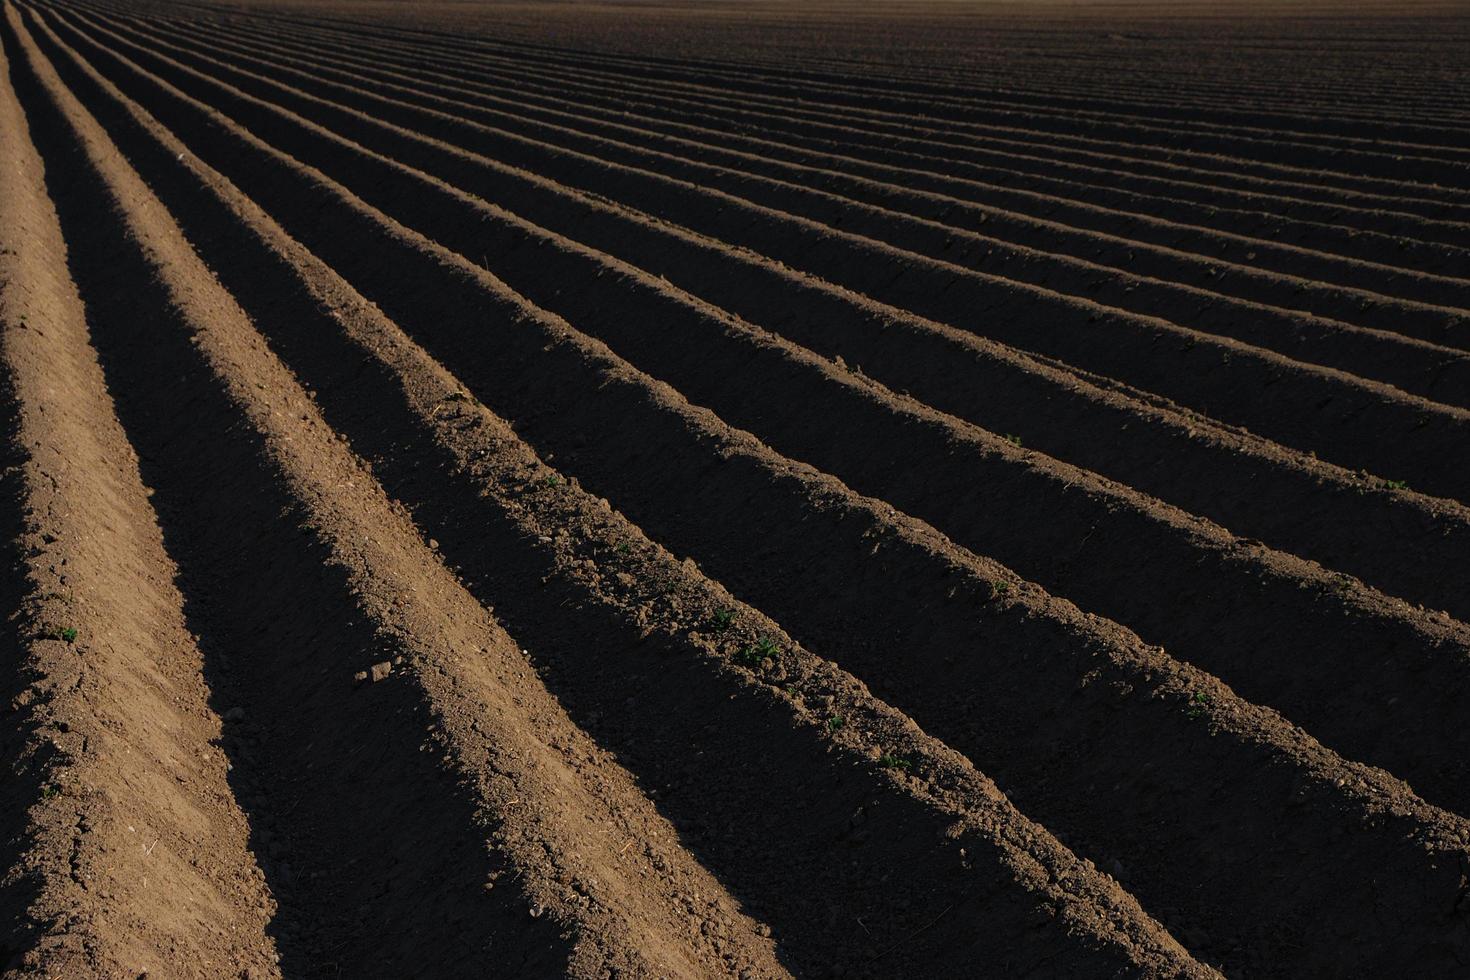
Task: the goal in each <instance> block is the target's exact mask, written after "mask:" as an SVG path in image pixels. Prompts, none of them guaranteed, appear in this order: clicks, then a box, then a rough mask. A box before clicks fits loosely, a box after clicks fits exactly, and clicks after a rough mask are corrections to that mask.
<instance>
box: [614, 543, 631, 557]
mask: <svg viewBox="0 0 1470 980" xmlns="http://www.w3.org/2000/svg"><path fill="white" fill-rule="evenodd" d="M632 550H633V546H632V545H631V544H629V543H628V542H626V541H623V542H621V543H620V544H619V545H618V547H617V552H618V554H620V555H626V554H627V553H628V552H630V551H632Z"/></svg>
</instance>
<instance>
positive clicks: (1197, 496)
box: [337, 116, 1466, 618]
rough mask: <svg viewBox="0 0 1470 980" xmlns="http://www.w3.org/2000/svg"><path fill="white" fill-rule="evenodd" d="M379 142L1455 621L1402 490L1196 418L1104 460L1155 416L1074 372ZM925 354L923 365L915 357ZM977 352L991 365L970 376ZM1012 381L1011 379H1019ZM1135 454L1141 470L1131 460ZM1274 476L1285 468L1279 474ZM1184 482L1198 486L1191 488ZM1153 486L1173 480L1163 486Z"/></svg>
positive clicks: (469, 165)
mask: <svg viewBox="0 0 1470 980" xmlns="http://www.w3.org/2000/svg"><path fill="white" fill-rule="evenodd" d="M337 120H338V127H339V131H344V130H343V123H344V122H345V123H346V126H347V129H346V130H345V131H346V132H348V133H349V135H351V136H352V137H355V138H357V139H359V140H363V141H365V142H367V143H373V142H374V140H375V138H378V137H381V135H382V133H381V129H380V128H379V127H376V126H372V125H367V124H364V123H363V122H362V121H361V120H353V119H352V118H351V117H344V116H338V117H337ZM391 145H392V147H393V150H394V151H395V152H396V153H397V155H398V159H400V160H411V161H413V162H414V163H417V164H418V165H420V166H422V167H425V168H427V169H428V170H429V171H432V172H433V173H435V174H436V175H438V176H440V177H442V178H444V179H446V180H447V181H448V182H449V183H450V184H452V185H456V186H459V187H464V188H473V189H474V190H475V191H477V192H478V193H479V195H480V196H481V197H482V198H484V199H485V200H490V201H504V202H507V203H509V204H512V205H513V206H514V207H515V208H516V210H517V212H518V213H519V214H520V215H522V216H523V217H526V218H528V219H529V220H531V221H534V222H537V223H539V224H541V225H542V226H543V227H546V228H548V229H551V230H553V231H559V232H561V233H562V234H564V235H567V236H570V237H572V238H575V239H577V240H580V241H582V242H585V243H587V244H588V245H590V246H592V247H593V248H598V249H601V250H602V251H604V252H607V253H610V254H612V255H636V256H637V261H638V265H639V266H640V267H641V268H642V269H645V270H649V271H651V272H653V273H655V274H657V275H660V276H663V277H664V278H666V279H667V280H669V281H671V282H673V283H675V284H676V285H678V286H681V287H682V288H685V289H688V290H689V291H690V292H691V293H697V294H699V295H700V296H701V297H703V298H705V299H707V300H709V301H710V302H712V303H714V304H715V305H716V306H723V307H725V308H726V309H729V310H731V311H732V312H735V313H737V314H739V315H742V316H744V317H745V318H746V319H748V320H750V321H751V322H753V323H758V324H762V325H772V326H774V328H775V329H777V330H778V331H780V332H781V333H782V334H783V335H785V336H788V337H791V338H792V339H794V340H796V341H797V342H798V343H802V344H805V345H807V346H810V347H813V348H815V349H817V350H820V351H821V352H822V353H824V354H826V355H827V356H838V357H846V358H847V359H848V360H849V361H851V362H852V363H854V364H860V365H863V368H864V370H866V371H868V372H869V373H876V375H877V376H878V380H880V381H889V380H890V379H894V382H895V383H896V386H897V387H899V388H901V389H905V390H909V391H912V392H914V393H916V394H917V395H918V396H919V397H920V398H923V399H925V400H928V401H929V402H930V403H931V404H933V405H935V406H936V407H940V408H942V409H943V410H945V411H949V412H954V413H956V414H959V415H961V416H963V417H965V418H967V419H970V420H972V421H976V422H980V423H981V424H984V425H986V426H987V427H989V428H991V429H992V430H993V431H999V432H1006V433H1020V434H1021V435H1020V438H1021V439H1022V440H1023V441H1024V443H1025V444H1026V445H1027V446H1033V445H1038V444H1039V448H1042V449H1043V450H1046V451H1051V452H1052V455H1058V456H1060V457H1061V458H1063V459H1069V460H1074V461H1076V459H1077V457H1078V456H1082V457H1083V458H1082V459H1081V462H1082V464H1083V465H1085V466H1088V467H1090V468H1093V469H1097V470H1099V471H1100V472H1103V473H1105V474H1106V475H1109V476H1112V477H1114V478H1115V479H1118V480H1121V481H1123V482H1126V483H1135V484H1136V485H1141V488H1142V489H1146V490H1148V491H1149V492H1153V493H1155V494H1156V495H1158V496H1162V497H1164V498H1165V499H1171V500H1175V501H1176V502H1181V503H1182V504H1183V506H1185V508H1186V509H1193V510H1195V511H1196V512H1197V513H1202V514H1205V515H1207V516H1211V517H1214V518H1215V519H1216V520H1217V521H1219V522H1220V523H1224V524H1226V525H1227V526H1229V527H1231V528H1232V529H1237V530H1243V531H1244V532H1246V533H1249V534H1251V535H1254V536H1257V537H1264V538H1266V539H1268V540H1271V541H1276V542H1280V543H1281V544H1280V545H1278V546H1281V545H1284V546H1285V547H1286V548H1287V550H1296V551H1299V552H1301V553H1303V554H1306V555H1308V556H1309V557H1315V558H1317V559H1318V560H1319V561H1322V562H1323V563H1324V564H1327V565H1329V566H1335V567H1338V568H1344V569H1346V570H1349V571H1353V572H1355V573H1356V574H1359V575H1364V576H1365V577H1367V578H1369V579H1370V580H1371V581H1374V582H1377V583H1379V584H1380V585H1382V586H1384V587H1385V588H1386V589H1387V591H1389V592H1391V593H1395V594H1399V595H1404V596H1407V597H1409V598H1414V599H1418V600H1419V601H1424V602H1429V603H1431V604H1432V605H1434V606H1435V607H1437V608H1439V607H1446V608H1450V609H1452V610H1454V611H1455V612H1456V614H1457V615H1461V618H1464V616H1463V615H1462V614H1461V610H1462V609H1464V608H1465V607H1463V606H1462V600H1463V598H1464V597H1463V596H1462V594H1461V593H1460V591H1459V590H1458V589H1457V588H1455V587H1454V583H1453V577H1452V576H1450V575H1449V574H1448V570H1449V569H1451V568H1453V567H1456V566H1458V565H1459V564H1461V563H1463V561H1464V560H1465V554H1464V550H1463V548H1464V545H1463V544H1462V542H1463V541H1464V540H1465V537H1464V534H1465V530H1464V528H1465V524H1466V521H1465V517H1464V515H1463V514H1459V513H1458V512H1457V509H1456V508H1453V507H1447V506H1445V505H1443V504H1433V503H1430V502H1428V501H1424V500H1422V498H1420V499H1414V498H1413V495H1409V494H1404V493H1402V492H1399V493H1391V494H1381V493H1380V494H1373V495H1371V496H1369V495H1365V493H1364V489H1365V487H1364V483H1363V480H1362V478H1361V477H1355V476H1353V475H1350V474H1345V473H1340V472H1333V471H1332V470H1331V468H1330V467H1326V466H1324V465H1323V464H1320V463H1317V462H1315V461H1310V460H1307V459H1306V458H1305V457H1303V458H1302V459H1301V460H1300V461H1293V462H1294V463H1295V465H1294V466H1293V465H1290V464H1288V465H1286V466H1283V465H1282V464H1283V462H1285V461H1283V460H1282V459H1281V458H1280V457H1281V456H1282V455H1284V454H1283V453H1282V451H1281V450H1280V449H1279V448H1277V447H1270V446H1262V445H1260V444H1259V440H1251V439H1249V438H1242V437H1241V436H1240V435H1239V434H1236V433H1229V432H1224V431H1222V430H1220V429H1219V428H1218V427H1216V426H1212V425H1210V424H1209V423H1208V422H1206V421H1205V420H1202V419H1199V418H1183V417H1178V416H1175V417H1174V419H1173V420H1172V424H1171V425H1170V426H1169V428H1171V429H1172V431H1171V432H1170V433H1169V434H1168V436H1167V437H1166V440H1167V441H1166V443H1165V444H1163V445H1158V444H1155V445H1156V448H1155V447H1154V446H1149V445H1144V446H1140V447H1137V448H1136V449H1134V450H1133V451H1132V454H1130V455H1129V456H1122V455H1120V454H1118V453H1116V452H1113V451H1112V450H1111V446H1110V442H1111V440H1113V439H1115V438H1116V435H1115V431H1116V430H1118V429H1124V430H1130V429H1131V431H1133V432H1135V433H1136V432H1137V431H1138V429H1139V428H1140V427H1155V426H1157V425H1158V415H1159V411H1158V409H1157V408H1156V407H1154V406H1149V405H1140V404H1138V403H1137V402H1134V404H1133V406H1132V410H1131V411H1129V412H1127V413H1126V414H1125V415H1124V417H1123V418H1121V419H1119V420H1118V421H1106V420H1099V419H1097V418H1095V417H1094V415H1093V413H1098V412H1102V413H1108V414H1111V413H1112V412H1114V411H1116V410H1117V405H1116V402H1115V401H1114V400H1113V399H1110V398H1108V394H1109V393H1106V392H1103V391H1099V390H1097V389H1096V388H1093V387H1092V386H1091V385H1090V384H1086V383H1079V380H1078V379H1077V378H1076V377H1075V376H1072V375H1067V374H1064V375H1060V376H1058V375H1056V374H1054V373H1053V374H1050V375H1048V377H1047V378H1046V379H1045V380H1043V379H1042V378H1040V377H1037V374H1038V373H1039V372H1040V373H1045V369H1044V368H1042V367H1041V366H1040V365H1037V364H1035V363H1034V362H1031V363H1027V362H1026V361H1025V360H1024V359H1020V358H1018V357H1017V356H1016V355H1013V354H1011V353H1010V352H1008V351H1004V350H997V349H994V348H993V347H986V346H983V345H981V346H977V344H976V343H975V342H974V340H973V339H972V338H970V337H969V336H968V335H965V334H961V333H958V332H956V331H953V330H946V329H945V328H943V327H942V326H940V325H937V324H932V323H927V322H924V321H921V320H919V319H918V318H915V317H913V316H911V315H908V314H906V313H904V312H903V311H900V310H896V309H893V308H887V309H883V308H875V305H874V304H871V303H864V302H862V301H861V299H860V298H858V297H855V296H852V295H851V294H847V293H845V292H843V291H841V290H836V289H833V288H832V287H830V286H828V285H827V284H825V283H822V282H820V281H818V280H813V279H810V278H809V277H802V276H799V275H796V274H793V273H791V271H790V270H787V269H785V268H784V267H782V266H779V265H777V264H774V263H770V262H768V261H763V260H760V259H759V257H758V256H753V255H750V254H748V253H741V252H738V251H732V250H730V249H726V248H723V247H722V246H720V244H719V243H717V242H712V241H709V240H705V239H700V238H698V237H697V236H693V235H691V234H689V233H687V232H684V231H683V230H682V229H678V228H676V227H673V226H669V225H666V224H663V223H659V222H656V221H651V220H649V219H648V218H646V217H645V216H643V215H641V214H638V213H636V212H627V211H624V210H621V209H618V208H616V207H614V206H612V205H609V204H608V203H606V202H604V201H602V200H599V199H594V198H590V197H588V196H586V195H583V194H580V193H578V192H576V191H573V190H570V189H568V188H564V187H561V186H559V185H555V184H552V183H550V182H547V181H544V180H541V179H539V178H537V177H535V176H534V175H530V174H526V173H524V172H520V171H515V170H513V169H511V168H506V167H503V166H501V165H499V164H496V163H494V162H493V161H488V160H483V159H479V160H466V159H465V155H464V154H463V153H454V152H449V151H446V150H445V148H443V147H442V146H441V147H438V148H433V147H428V148H426V147H424V146H422V145H420V144H416V143H414V142H408V141H403V140H399V141H395V142H393V143H392V144H391ZM905 328H906V329H905ZM859 329H865V337H864V338H863V339H862V340H857V339H855V338H854V331H856V330H859ZM926 351H927V352H930V353H929V354H928V356H922V354H923V353H924V352H926ZM977 355H978V357H979V358H983V360H984V361H985V362H989V363H988V364H984V363H981V364H977V363H976V360H977ZM986 368H991V370H986ZM997 369H998V370H997ZM1016 371H1020V372H1023V374H1022V375H1021V376H1020V377H1018V376H1017V375H1016V374H1015V372H1016ZM1028 375H1029V377H1027V376H1028ZM946 376H949V377H946ZM891 386H892V385H891ZM1084 392H1085V393H1084ZM1072 399H1079V400H1082V401H1083V402H1084V404H1083V405H1082V406H1079V408H1078V410H1077V411H1073V412H1065V413H1063V412H1062V410H1061V409H1060V408H1059V407H1058V405H1057V402H1058V400H1072ZM1042 404H1045V405H1047V412H1046V413H1044V414H1045V415H1047V416H1050V417H1051V419H1052V424H1051V425H1048V426H1046V427H1043V428H1038V423H1039V422H1044V421H1045V420H1044V419H1041V418H1039V415H1038V413H1037V412H1036V411H1035V407H1036V406H1038V405H1042ZM1062 416H1065V417H1062ZM1147 416H1153V418H1148V417H1147ZM1049 445H1061V446H1063V447H1064V448H1065V450H1066V451H1065V452H1061V453H1058V452H1055V451H1052V450H1051V449H1049V448H1048V447H1049ZM1242 454H1244V455H1246V456H1247V458H1250V459H1251V463H1252V464H1253V465H1248V464H1247V463H1246V461H1245V460H1243V459H1242V458H1241V457H1242ZM1133 455H1136V456H1139V457H1144V458H1143V459H1141V460H1135V459H1134V458H1133ZM1195 457H1203V458H1200V459H1199V461H1198V462H1199V465H1198V467H1194V466H1190V465H1180V466H1178V468H1177V470H1176V469H1173V468H1170V469H1167V470H1165V469H1164V468H1161V467H1159V466H1157V465H1155V464H1156V462H1157V461H1158V460H1161V459H1166V458H1171V459H1174V460H1176V462H1183V461H1184V460H1188V459H1191V458H1195ZM1130 464H1131V465H1130ZM1283 469H1284V470H1286V472H1280V471H1281V470H1283ZM1263 470H1265V471H1266V472H1263ZM1272 470H1274V471H1276V472H1270V471H1272ZM1181 472H1182V473H1183V474H1184V479H1182V480H1181V479H1180V478H1179V476H1180V473H1181ZM1192 473H1200V474H1204V473H1208V477H1207V478H1200V479H1195V480H1191V479H1189V476H1190V474H1192ZM1165 479H1167V480H1168V481H1169V482H1167V483H1164V482H1161V481H1163V480H1165ZM1231 479H1236V480H1238V481H1239V483H1238V485H1237V486H1236V487H1234V488H1231V489H1234V491H1235V492H1229V491H1228V490H1227V491H1226V492H1223V493H1222V492H1221V491H1222V489H1225V488H1222V486H1221V481H1230V480H1231ZM1161 491H1163V492H1161ZM1304 494H1305V497H1303V495H1304ZM1329 498H1330V500H1329ZM1294 499H1301V503H1300V505H1299V506H1290V505H1288V502H1289V501H1291V500H1294ZM1227 502H1228V504H1227ZM1303 514H1314V515H1316V516H1317V517H1318V518H1319V519H1320V522H1321V523H1320V525H1319V526H1317V527H1315V528H1313V527H1309V526H1308V524H1307V522H1306V521H1304V519H1303ZM1355 536H1356V537H1358V538H1359V540H1358V541H1356V542H1355V543H1354V542H1351V541H1349V540H1348V539H1349V538H1352V537H1355ZM1364 539H1367V540H1364ZM1436 558H1437V560H1436Z"/></svg>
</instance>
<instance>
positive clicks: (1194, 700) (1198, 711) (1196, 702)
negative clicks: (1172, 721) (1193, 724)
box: [1184, 691, 1211, 721]
mask: <svg viewBox="0 0 1470 980" xmlns="http://www.w3.org/2000/svg"><path fill="white" fill-rule="evenodd" d="M1210 700H1211V699H1210V696H1209V695H1208V694H1206V693H1205V692H1204V691H1195V692H1194V696H1193V697H1191V698H1190V699H1189V709H1188V710H1187V711H1185V713H1184V714H1185V717H1187V718H1188V719H1189V720H1190V721H1196V720H1198V719H1200V718H1203V717H1204V715H1205V709H1206V708H1208V707H1209V706H1210Z"/></svg>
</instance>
